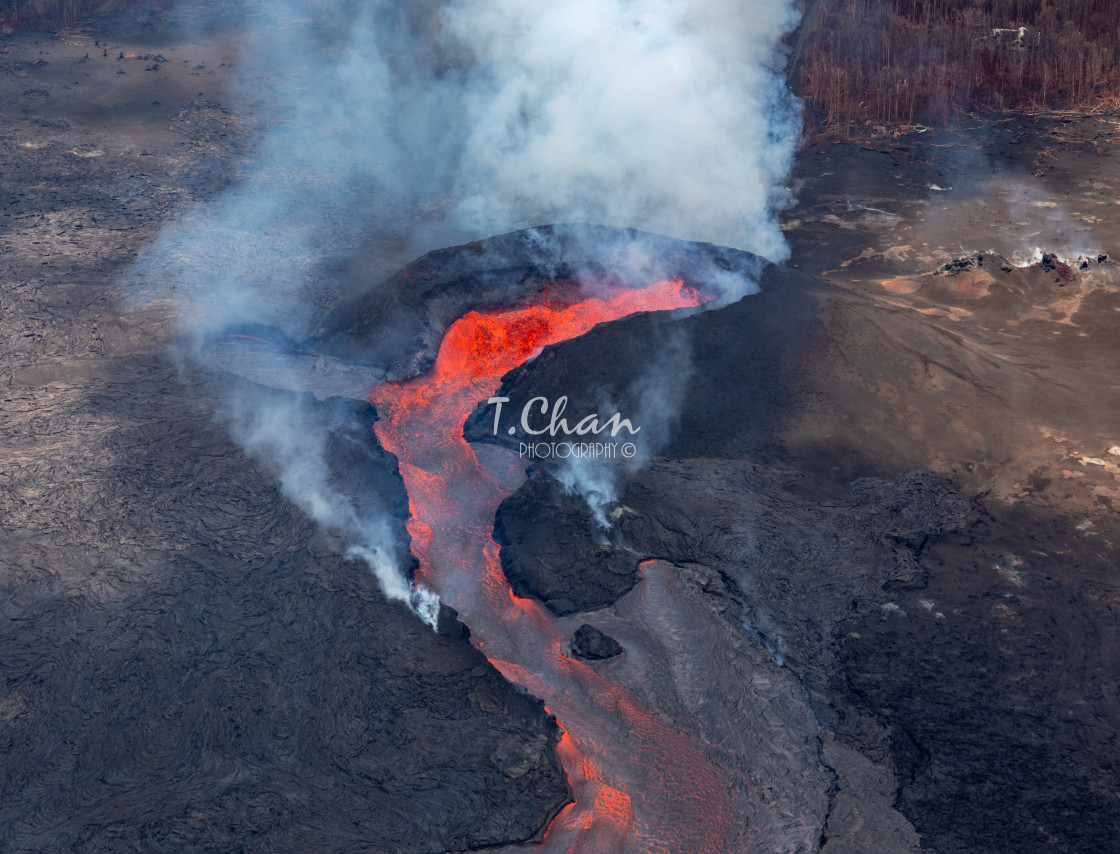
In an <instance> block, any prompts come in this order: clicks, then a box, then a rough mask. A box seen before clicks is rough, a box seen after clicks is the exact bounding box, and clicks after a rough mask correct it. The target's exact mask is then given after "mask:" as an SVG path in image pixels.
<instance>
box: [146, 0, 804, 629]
mask: <svg viewBox="0 0 1120 854" xmlns="http://www.w3.org/2000/svg"><path fill="white" fill-rule="evenodd" d="M795 22H796V14H795V12H794V8H793V3H792V2H791V0H745V2H726V0H697V2H692V3H688V4H684V3H674V2H667V0H597V2H591V0H559V2H556V3H553V4H549V5H544V6H542V5H541V4H537V3H530V2H523V0H496V2H489V1H488V2H482V0H449V2H446V3H445V4H443V5H442V6H441V5H435V4H431V3H427V4H426V3H416V4H393V3H390V2H388V0H374V2H369V3H358V2H353V0H340V2H338V3H332V4H327V3H323V2H318V0H302V1H301V0H258V2H257V4H256V7H255V8H253V9H251V13H250V14H249V15H248V16H246V18H245V19H244V22H243V23H242V24H241V27H240V29H239V30H238V33H239V38H240V46H241V57H240V64H239V67H238V71H237V75H238V79H239V81H240V82H239V83H238V84H237V86H234V87H233V89H232V90H231V92H230V94H229V95H228V96H227V103H228V106H229V107H230V108H231V113H232V114H233V115H235V116H238V115H251V116H256V118H257V120H258V121H259V122H260V126H261V128H263V130H262V131H261V132H260V133H259V135H257V136H255V137H253V138H251V139H250V140H249V141H248V143H247V145H246V148H245V151H247V152H248V153H247V154H245V155H244V156H242V157H241V159H240V161H239V162H238V163H236V164H235V175H234V179H233V181H232V183H231V185H230V187H229V188H228V189H227V190H226V191H225V192H223V193H222V194H220V195H219V196H217V197H216V198H211V199H204V200H201V201H198V202H196V203H195V204H194V205H193V206H191V207H189V208H188V209H187V210H185V211H184V212H183V215H182V216H181V218H180V219H178V220H177V221H175V222H173V223H170V224H168V225H166V226H165V227H164V228H163V229H162V231H161V232H160V233H159V234H158V235H157V236H156V237H155V238H154V239H153V240H152V241H151V242H150V243H149V244H148V245H147V247H146V248H145V250H144V251H143V252H142V253H140V255H139V257H138V258H137V259H136V261H135V263H134V264H133V265H132V267H131V269H130V270H129V271H128V273H127V274H126V276H125V284H126V289H127V290H128V291H129V292H130V293H131V295H132V297H133V298H134V299H135V300H138V301H142V302H145V303H148V304H151V303H152V302H154V301H160V302H161V303H162V304H164V305H166V304H169V303H170V304H172V305H174V306H176V307H177V310H178V318H179V321H180V331H181V332H182V334H183V338H184V340H186V341H187V342H189V346H187V347H186V348H185V349H184V350H181V351H180V352H179V355H180V356H183V357H184V358H185V359H186V360H187V361H191V362H195V363H202V364H206V363H207V361H208V355H207V348H206V345H205V342H206V340H207V337H208V336H209V335H212V334H213V333H215V332H218V331H221V330H222V329H224V328H226V327H227V326H228V325H230V324H231V323H236V324H241V325H244V324H251V323H262V324H269V325H273V326H277V327H279V328H281V329H282V330H283V331H284V333H285V334H286V335H287V337H288V338H289V339H291V340H301V339H302V338H304V337H305V336H306V335H307V332H308V330H309V329H311V328H314V326H313V324H314V323H315V321H316V320H317V319H318V318H320V317H321V316H322V315H323V313H324V312H325V311H326V310H327V309H328V308H329V307H330V302H331V301H332V299H336V298H337V296H338V294H337V291H336V290H332V288H333V287H334V283H333V281H332V278H331V275H330V273H329V270H330V269H331V265H335V264H337V263H339V262H340V261H342V260H345V259H348V258H351V257H353V256H354V255H355V252H356V248H357V247H359V246H362V245H367V246H368V245H376V246H386V245H389V244H390V243H392V244H393V245H395V246H397V247H398V249H397V251H398V253H400V254H399V256H395V257H392V258H388V259H386V258H381V259H378V263H379V265H380V266H381V268H382V269H384V268H385V267H388V266H392V265H394V264H397V263H401V262H404V261H406V260H409V258H410V257H415V256H416V255H418V254H420V253H421V252H424V251H428V250H430V249H433V248H437V247H440V246H445V245H448V244H449V243H452V242H463V241H465V240H468V239H475V238H479V237H484V236H487V235H489V234H493V233H497V232H504V231H511V230H514V229H516V228H519V227H523V226H529V225H537V224H541V223H544V222H550V221H585V222H596V223H600V224H606V225H618V226H627V227H635V228H641V229H646V230H652V231H658V232H662V233H666V234H670V235H672V236H677V237H684V238H688V239H694V240H705V241H715V242H720V243H724V244H728V245H732V246H735V247H737V248H741V249H746V250H750V251H753V252H756V253H759V254H762V255H765V256H768V257H769V258H771V259H772V260H778V261H780V260H784V259H785V257H786V256H787V254H788V251H787V248H786V245H785V242H784V240H783V238H782V235H781V232H780V230H779V229H778V227H777V222H776V212H777V210H778V209H779V208H780V207H781V206H782V205H783V204H784V203H786V202H787V201H788V198H787V193H786V191H784V190H783V189H782V184H783V181H784V180H785V177H786V175H787V173H788V171H789V168H790V164H791V161H792V156H793V152H794V149H795V145H796V142H797V138H798V135H799V129H800V114H799V111H798V108H797V103H796V101H795V99H794V98H793V97H792V96H791V95H790V94H789V92H788V91H787V89H786V87H785V85H784V82H783V78H782V75H781V72H780V65H781V62H782V55H781V48H780V40H781V37H782V36H783V34H785V33H786V32H788V31H789V30H790V29H791V28H792V27H793V26H794V24H795ZM370 284H372V283H370ZM726 290H728V292H731V290H732V288H727V289H726ZM746 290H747V288H746V286H743V287H740V290H739V292H740V293H742V292H745V291H746ZM293 400H294V398H293ZM226 418H227V420H228V422H229V425H230V429H231V432H232V434H233V435H234V436H235V438H237V440H238V441H240V442H241V443H242V444H243V445H244V447H245V448H246V450H247V451H248V452H249V453H250V454H252V455H253V456H255V457H257V458H259V459H262V460H267V461H268V463H269V464H270V465H272V466H273V467H274V468H275V469H276V471H277V473H278V477H279V479H280V483H281V487H282V489H283V490H284V493H285V494H286V495H288V496H289V497H290V498H291V499H292V500H293V501H294V502H296V503H297V504H298V505H299V506H300V507H301V508H302V509H303V510H304V511H305V512H307V513H308V515H309V516H311V517H312V518H314V519H315V520H316V521H318V522H320V523H321V524H323V525H325V526H328V527H330V528H333V529H336V530H339V531H342V532H344V533H345V535H346V536H347V537H348V539H349V541H350V543H351V551H350V554H351V555H352V556H357V557H360V558H362V559H364V560H365V561H366V563H367V564H368V565H369V566H370V568H371V570H372V571H373V572H374V573H375V574H376V575H377V578H378V580H379V582H380V584H381V588H382V590H383V591H384V593H385V595H386V596H388V597H390V598H393V599H401V600H403V601H407V602H409V604H410V605H411V606H412V607H413V608H414V610H416V611H417V612H418V613H420V614H421V615H422V616H425V618H426V619H428V621H429V622H434V618H433V617H432V614H433V613H434V611H433V609H434V608H435V607H436V605H435V600H434V598H432V597H431V596H429V595H426V594H421V593H418V592H417V591H415V590H413V589H411V588H410V587H409V585H408V583H407V581H406V579H405V575H404V572H403V570H402V569H401V568H400V567H398V566H396V565H394V561H393V559H392V558H391V557H390V556H391V555H393V554H394V553H395V550H394V543H393V542H392V537H391V535H390V533H389V527H388V526H387V525H386V524H383V523H378V522H377V520H371V519H368V518H357V517H354V516H353V513H354V511H353V508H352V507H351V506H350V505H349V503H348V502H347V501H346V499H345V497H344V496H342V495H340V494H338V493H337V492H336V491H335V490H333V489H332V488H331V486H330V484H329V482H328V478H327V476H326V472H327V465H326V461H325V457H324V453H325V451H324V449H325V446H326V439H327V436H326V434H325V433H323V432H322V431H323V430H324V429H325V428H324V427H323V426H322V424H321V423H319V422H318V421H316V420H315V419H313V418H309V417H307V416H306V413H303V412H301V411H300V410H299V409H298V406H297V405H296V404H295V403H292V404H290V408H289V409H288V410H285V409H284V407H283V406H281V404H279V403H275V402H274V403H273V404H270V406H269V407H268V408H266V409H261V408H260V407H252V406H245V407H233V408H231V409H230V410H229V412H227V413H226ZM591 489H592V486H591V484H590V483H588V486H587V490H588V492H589V494H590V491H591Z"/></svg>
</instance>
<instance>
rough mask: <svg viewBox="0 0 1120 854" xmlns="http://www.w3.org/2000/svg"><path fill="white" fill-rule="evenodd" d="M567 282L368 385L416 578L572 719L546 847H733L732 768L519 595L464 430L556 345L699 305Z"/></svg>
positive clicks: (651, 291) (655, 290)
mask: <svg viewBox="0 0 1120 854" xmlns="http://www.w3.org/2000/svg"><path fill="white" fill-rule="evenodd" d="M573 292H574V288H567V289H558V290H557V291H556V292H554V293H553V294H552V295H550V298H549V300H548V301H547V302H543V303H541V304H539V305H535V306H531V307H528V308H520V309H513V310H510V311H506V312H502V313H493V314H480V313H478V312H471V313H469V314H467V315H466V316H464V317H462V318H460V319H459V320H458V321H456V322H455V323H454V324H453V325H452V326H451V328H450V329H449V330H448V331H447V333H446V335H445V336H444V339H443V342H442V344H441V346H440V351H439V354H438V356H437V359H436V364H435V366H434V368H433V369H432V370H431V371H430V372H429V373H427V374H425V375H424V376H422V377H418V378H416V379H413V380H410V381H408V382H405V383H400V384H390V385H385V386H381V387H379V388H377V389H375V390H374V391H373V392H372V394H371V395H370V399H371V400H372V401H373V402H374V403H375V404H376V405H377V408H378V413H379V414H380V416H381V418H382V420H381V421H378V422H377V424H376V430H377V435H378V438H379V439H380V440H381V444H382V445H383V446H384V447H385V448H386V449H388V450H389V451H391V452H393V453H394V454H396V455H397V458H398V460H399V463H400V471H401V476H402V477H403V479H404V482H405V486H406V488H407V489H408V494H409V498H410V509H411V512H412V519H411V521H410V522H409V532H410V533H411V535H412V548H413V552H414V554H415V555H416V557H417V559H418V560H419V562H420V569H419V570H418V572H417V580H418V581H420V582H422V583H423V584H425V585H426V586H428V587H431V588H434V589H435V590H436V591H438V592H439V594H440V595H441V597H442V598H443V600H444V601H445V602H448V603H449V604H450V605H452V606H453V607H455V608H456V609H458V611H459V613H460V615H461V616H462V617H463V619H464V621H465V622H466V623H467V624H468V625H469V626H470V628H471V637H472V640H473V642H474V643H475V644H476V645H477V646H478V648H479V649H480V650H482V651H484V652H485V654H486V656H487V657H488V658H489V659H490V661H491V662H492V663H493V664H494V666H495V667H497V668H498V669H499V670H500V671H501V672H502V673H503V674H504V675H505V676H506V678H508V679H510V680H512V681H514V682H516V683H518V684H520V685H522V686H523V687H525V688H526V689H527V690H528V691H530V692H532V693H533V694H535V695H537V696H539V697H541V698H542V699H544V700H545V701H546V702H547V703H548V707H549V709H550V710H551V711H552V712H553V713H554V714H555V715H556V717H557V720H558V721H560V723H561V725H562V727H563V729H564V736H563V738H562V739H561V742H560V745H559V748H558V753H559V755H560V759H561V761H562V762H563V765H564V768H565V771H566V772H567V774H568V778H569V781H570V782H571V784H572V787H573V790H574V791H575V794H576V803H575V804H572V805H570V806H569V807H567V808H565V810H563V811H562V812H561V813H560V815H558V816H557V817H556V819H555V820H554V821H553V823H552V825H551V826H550V828H549V831H548V834H547V835H546V837H545V842H544V843H543V847H544V848H545V849H546V850H549V851H569V852H577V851H582V852H595V854H605V852H614V851H617V852H623V851H649V852H655V851H664V852H670V851H689V852H707V851H711V852H726V851H728V850H731V849H732V848H733V844H732V842H733V840H732V836H731V834H732V833H733V832H734V831H733V828H734V826H735V817H734V815H733V814H732V810H731V804H730V798H729V789H730V784H729V781H728V779H727V778H726V776H725V775H724V774H723V773H722V772H721V771H719V770H718V769H716V768H714V767H713V766H712V765H711V763H710V762H709V761H708V760H707V759H706V758H705V757H704V755H703V753H702V752H701V751H700V749H698V748H697V747H696V746H694V745H693V744H692V742H691V741H689V739H688V737H687V736H686V735H684V734H683V733H681V732H679V731H677V730H675V729H674V728H673V727H672V726H671V725H670V724H668V723H666V722H665V721H664V720H663V719H662V717H661V716H660V715H657V714H654V713H653V712H651V711H650V710H648V709H646V708H644V707H643V705H642V704H641V703H640V702H639V701H638V700H637V699H636V697H635V696H633V695H632V694H631V693H630V692H629V691H627V690H625V689H623V688H621V687H619V686H617V685H614V684H612V683H611V682H610V681H609V680H607V679H605V678H604V677H603V676H601V675H600V674H599V673H597V672H596V671H595V670H593V669H592V668H590V667H588V666H587V665H585V664H583V663H582V662H579V661H576V660H573V659H570V658H568V657H567V656H565V655H564V653H563V651H562V644H563V643H564V641H565V639H566V638H567V636H568V632H567V631H564V630H562V629H561V628H560V627H559V625H558V623H557V620H556V619H555V618H554V617H553V616H552V615H551V614H550V613H549V612H548V611H546V610H545V609H544V608H543V607H542V606H541V605H540V604H538V603H537V602H536V601H534V600H530V599H520V598H518V597H517V596H515V595H514V594H513V592H512V590H511V589H510V586H509V583H508V582H507V580H506V578H505V575H504V574H503V573H502V569H501V563H500V560H499V557H498V546H497V544H496V543H495V542H494V541H493V539H492V536H491V534H492V529H493V520H494V513H495V512H496V510H497V508H498V505H499V504H500V503H501V501H502V500H503V499H504V498H505V497H506V496H507V495H508V494H509V490H508V488H507V487H506V486H505V484H504V482H503V480H502V479H500V478H499V477H498V476H496V475H495V474H493V473H491V472H489V471H487V470H486V469H485V468H484V467H483V466H481V465H480V464H479V461H478V459H477V458H476V456H475V454H474V451H473V449H472V448H471V446H470V445H469V444H467V442H466V441H465V440H464V439H463V437H462V430H463V423H464V422H465V420H466V418H467V416H468V415H469V414H470V413H471V412H472V411H473V409H474V408H475V406H476V404H477V403H478V402H479V401H481V400H485V399H486V398H487V397H489V396H491V395H492V394H493V393H494V392H495V391H496V390H497V388H498V386H499V385H500V381H501V377H502V375H503V374H505V373H506V372H508V371H509V370H511V369H513V368H514V367H516V366H518V365H520V364H521V363H523V362H524V361H525V360H527V359H529V358H532V357H533V356H535V355H536V354H538V353H539V352H540V351H541V350H542V349H543V348H544V347H546V346H548V345H549V344H553V343H556V342H559V341H564V340H567V339H570V338H574V337H576V336H579V335H582V334H583V333H585V332H587V331H588V330H589V329H591V327H593V326H594V325H596V324H597V323H602V322H604V321H608V320H614V319H616V318H620V317H623V316H626V315H629V314H633V313H635V312H639V311H660V310H667V309H673V308H680V307H685V306H695V305H699V304H700V303H701V302H703V298H702V297H701V296H700V295H699V294H698V293H697V292H696V291H694V290H691V289H689V288H685V287H683V286H682V284H681V282H679V281H665V282H659V283H657V284H655V285H652V286H650V287H649V288H646V289H644V290H629V291H624V292H621V293H618V294H616V295H615V296H613V297H611V298H610V299H587V300H583V301H581V302H575V303H571V302H569V303H567V304H565V303H564V301H563V300H564V299H565V298H566V299H568V300H570V299H571V298H572V294H573Z"/></svg>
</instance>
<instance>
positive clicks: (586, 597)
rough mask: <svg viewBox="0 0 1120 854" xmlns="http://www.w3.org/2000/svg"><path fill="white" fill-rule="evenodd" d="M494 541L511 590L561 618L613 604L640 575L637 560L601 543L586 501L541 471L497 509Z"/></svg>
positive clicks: (628, 552)
mask: <svg viewBox="0 0 1120 854" xmlns="http://www.w3.org/2000/svg"><path fill="white" fill-rule="evenodd" d="M494 539H495V541H496V542H497V543H498V544H499V545H500V546H501V547H502V550H501V552H500V557H501V561H502V571H503V572H504V573H505V575H506V579H507V580H508V581H509V583H510V586H511V587H512V588H513V592H514V593H516V594H517V595H518V596H535V597H536V598H538V599H540V600H541V601H542V602H544V603H545V604H547V605H548V606H549V607H550V608H551V609H552V610H553V611H554V612H555V613H557V614H571V613H573V612H576V611H591V610H594V609H595V608H601V607H603V606H604V605H609V604H610V603H611V602H614V601H615V600H616V599H618V597H619V596H621V595H622V594H623V593H625V592H626V591H627V590H629V589H630V588H631V587H632V586H633V585H634V581H635V579H636V577H637V571H638V560H639V556H638V555H636V554H634V553H633V552H632V551H628V550H626V549H620V548H616V547H615V546H614V545H611V544H610V543H609V542H607V541H606V540H597V539H596V537H595V521H594V519H592V517H591V513H590V512H589V511H588V509H587V503H586V502H585V501H584V500H583V499H582V498H581V497H580V496H579V495H575V494H571V493H566V492H565V491H564V488H563V487H562V486H561V485H560V484H559V483H558V482H557V481H556V480H555V479H554V478H552V477H550V476H549V475H548V474H546V473H543V472H542V473H541V474H540V476H538V477H533V478H530V480H529V481H527V482H526V484H525V487H524V488H522V489H519V490H518V491H517V492H515V493H514V494H513V495H511V496H510V497H509V498H507V499H506V500H505V501H503V502H502V503H501V505H500V506H499V507H498V512H497V515H496V518H495V522H494Z"/></svg>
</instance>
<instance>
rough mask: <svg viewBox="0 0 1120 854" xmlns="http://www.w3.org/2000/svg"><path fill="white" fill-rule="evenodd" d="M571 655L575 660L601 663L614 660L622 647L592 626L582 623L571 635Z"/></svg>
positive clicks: (620, 652)
mask: <svg viewBox="0 0 1120 854" xmlns="http://www.w3.org/2000/svg"><path fill="white" fill-rule="evenodd" d="M572 653H573V654H574V655H575V656H576V657H577V658H586V659H588V660H589V661H601V660H602V659H604V658H614V657H615V656H616V655H622V645H621V644H620V643H619V642H618V641H616V640H615V639H614V638H612V637H609V636H607V635H605V634H603V633H602V632H601V631H599V630H598V629H597V628H595V627H594V626H589V625H587V623H584V624H583V625H582V626H580V627H579V628H578V629H576V632H575V634H574V635H572Z"/></svg>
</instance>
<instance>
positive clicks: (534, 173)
mask: <svg viewBox="0 0 1120 854" xmlns="http://www.w3.org/2000/svg"><path fill="white" fill-rule="evenodd" d="M444 18H445V20H446V22H447V23H448V26H449V29H450V31H451V32H452V33H453V34H454V35H455V36H457V37H458V38H460V39H461V40H462V41H463V42H464V43H465V44H466V45H468V46H469V48H470V50H471V51H472V53H473V55H474V58H475V61H476V65H475V66H474V67H473V68H472V70H471V72H470V74H469V75H468V77H469V85H468V88H467V92H466V98H465V104H466V110H467V118H468V122H469V125H468V130H467V133H466V137H465V148H464V151H463V158H462V162H461V166H460V168H459V170H458V171H457V175H458V179H457V181H456V184H455V189H456V206H455V215H456V216H457V217H458V219H459V222H460V223H462V224H464V225H468V226H469V227H473V228H479V229H481V230H483V231H489V232H496V231H502V230H509V228H512V227H516V226H521V225H533V224H536V223H538V222H549V221H560V222H566V221H593V222H598V223H602V224H608V225H619V226H629V227H635V228H641V229H645V230H649V231H655V232H660V233H664V234H670V235H672V236H674V237H682V238H686V239H690V240H702V241H709V242H715V243H722V244H726V245H729V246H735V247H737V248H741V249H748V250H750V251H753V252H756V253H758V254H761V255H764V256H766V257H769V258H770V259H771V260H775V261H783V260H785V258H786V257H787V256H788V250H787V248H786V244H785V241H784V239H783V237H782V235H781V232H780V231H779V230H778V228H777V223H776V221H775V216H774V208H775V205H776V204H778V203H780V201H781V200H782V197H781V195H780V194H778V193H776V189H777V188H779V187H781V185H782V182H783V181H784V180H785V178H786V175H787V174H788V171H789V168H790V163H791V158H792V154H793V151H794V144H795V142H796V140H797V137H798V134H799V130H800V124H799V122H800V114H799V112H798V111H797V109H796V107H795V102H794V101H793V99H792V97H791V96H789V94H788V93H787V91H786V89H785V85H784V82H783V78H782V76H781V74H780V72H779V70H778V65H779V61H780V57H779V55H778V53H777V45H778V44H779V41H780V39H781V37H782V36H783V35H784V34H785V33H786V32H788V31H789V30H790V29H791V28H792V27H793V26H794V24H795V23H796V19H795V15H794V12H793V8H792V4H791V3H787V2H784V0H753V2H752V1H751V0H748V2H726V0H699V2H691V3H681V2H675V0H639V2H627V0H563V2H557V3H551V4H546V5H542V4H539V3H529V2H524V0H455V2H452V3H451V4H450V5H449V6H448V7H447V9H446V12H445V16H444Z"/></svg>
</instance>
